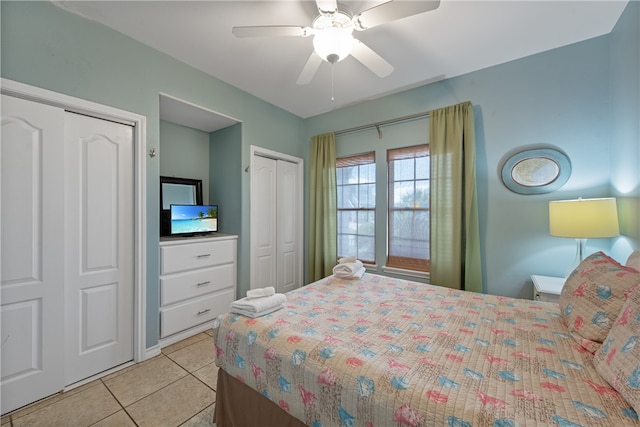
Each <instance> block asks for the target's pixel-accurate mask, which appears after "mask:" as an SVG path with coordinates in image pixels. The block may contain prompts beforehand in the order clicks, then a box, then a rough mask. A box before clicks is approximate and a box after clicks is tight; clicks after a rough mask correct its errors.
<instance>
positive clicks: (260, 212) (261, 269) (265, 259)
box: [251, 156, 277, 289]
mask: <svg viewBox="0 0 640 427" xmlns="http://www.w3.org/2000/svg"><path fill="white" fill-rule="evenodd" d="M276 215H277V211H276V161H275V160H273V159H268V158H266V157H262V156H254V162H253V170H252V171H251V245H252V249H253V250H252V259H251V289H255V288H263V287H267V286H273V287H276V259H277V258H276V257H277V253H276V250H277V246H276Z"/></svg>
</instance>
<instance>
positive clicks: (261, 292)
mask: <svg viewBox="0 0 640 427" xmlns="http://www.w3.org/2000/svg"><path fill="white" fill-rule="evenodd" d="M275 293H276V290H275V288H274V287H273V286H269V287H267V288H258V289H250V290H248V291H247V298H249V299H253V298H263V297H270V296H271V295H273V294H275Z"/></svg>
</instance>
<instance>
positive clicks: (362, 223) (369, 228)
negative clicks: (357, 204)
mask: <svg viewBox="0 0 640 427" xmlns="http://www.w3.org/2000/svg"><path fill="white" fill-rule="evenodd" d="M374 219H375V213H374V212H373V211H359V212H358V235H359V236H374V235H375V231H376V230H375V221H374Z"/></svg>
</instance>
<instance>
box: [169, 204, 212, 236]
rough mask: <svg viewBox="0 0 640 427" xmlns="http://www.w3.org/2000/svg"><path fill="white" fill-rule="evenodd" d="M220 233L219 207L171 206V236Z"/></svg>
mask: <svg viewBox="0 0 640 427" xmlns="http://www.w3.org/2000/svg"><path fill="white" fill-rule="evenodd" d="M214 231H218V206H217V205H173V204H172V205H171V235H179V234H183V235H184V234H205V233H212V232H214Z"/></svg>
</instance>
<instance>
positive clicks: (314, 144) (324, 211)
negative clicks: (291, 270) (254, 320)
mask: <svg viewBox="0 0 640 427" xmlns="http://www.w3.org/2000/svg"><path fill="white" fill-rule="evenodd" d="M310 157H311V159H310V162H309V259H308V266H307V272H308V274H307V276H308V281H309V283H311V282H315V281H316V280H320V279H322V278H323V277H326V276H329V275H330V274H332V273H333V267H334V266H335V265H336V260H337V258H338V255H337V254H338V249H337V242H336V238H337V237H336V236H337V226H336V224H337V216H338V213H337V209H336V203H337V196H336V137H335V135H334V134H333V133H326V134H323V135H316V136H314V137H312V138H311V156H310Z"/></svg>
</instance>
